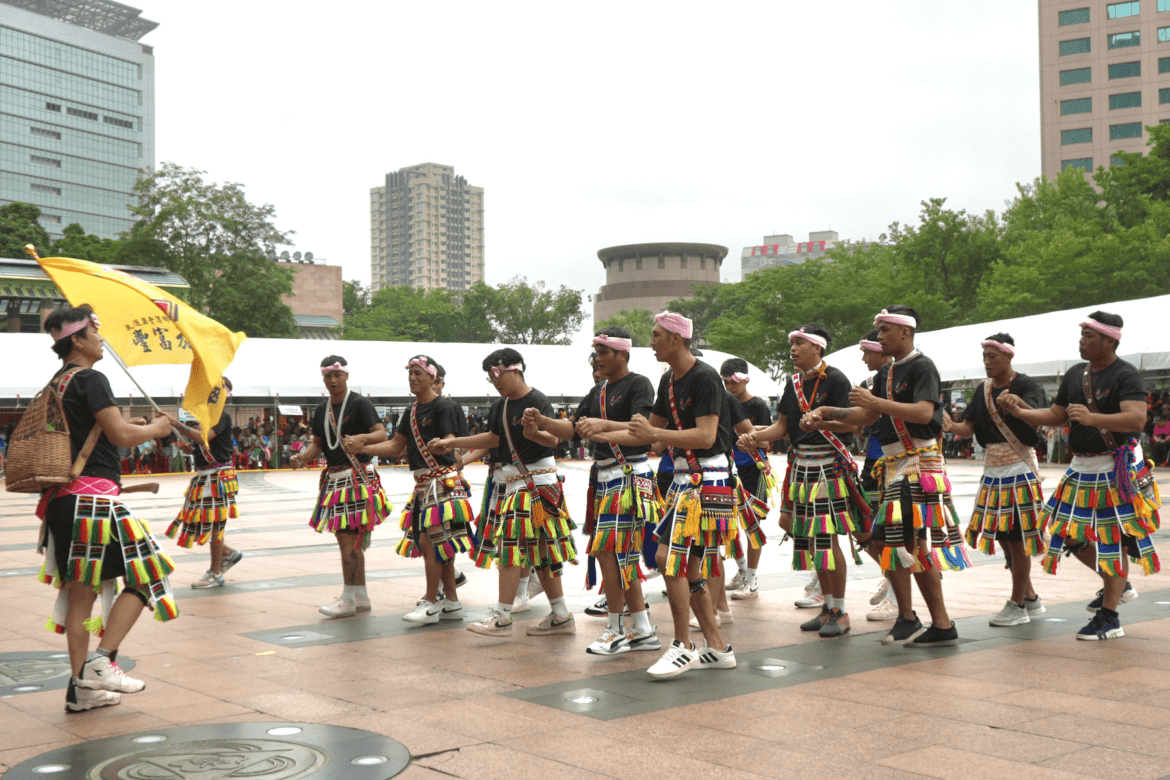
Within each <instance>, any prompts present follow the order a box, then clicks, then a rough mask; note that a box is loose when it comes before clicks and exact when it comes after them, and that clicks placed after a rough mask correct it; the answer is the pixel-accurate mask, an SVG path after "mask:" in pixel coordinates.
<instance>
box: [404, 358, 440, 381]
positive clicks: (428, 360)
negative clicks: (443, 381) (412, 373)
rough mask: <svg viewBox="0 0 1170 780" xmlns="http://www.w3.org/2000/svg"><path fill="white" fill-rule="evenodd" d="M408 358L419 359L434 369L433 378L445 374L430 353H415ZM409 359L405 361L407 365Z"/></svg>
mask: <svg viewBox="0 0 1170 780" xmlns="http://www.w3.org/2000/svg"><path fill="white" fill-rule="evenodd" d="M410 360H421V361H423V362H424V363H426V364H427V365H428V366H430V367H431V368H433V369H435V379H438V378H439V377H441V376H445V375H446V372H445V371H443V367H442V366H440V365H439V364H438V363H436V362H435V359H434V358H433V357H431V356H430V355H415V356H414V357H412V358H411V359H410ZM410 360H408V361H406V365H407V366H409V365H410Z"/></svg>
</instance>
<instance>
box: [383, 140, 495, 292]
mask: <svg viewBox="0 0 1170 780" xmlns="http://www.w3.org/2000/svg"><path fill="white" fill-rule="evenodd" d="M483 262H484V245H483V188H482V187H473V186H471V185H470V184H468V183H467V179H465V178H464V177H462V176H456V175H455V169H454V168H453V167H451V166H450V165H438V164H436V163H423V164H422V165H412V166H410V167H409V168H402V169H401V170H398V171H394V172H393V173H388V174H386V182H385V184H383V185H382V186H380V187H374V188H372V189H371V190H370V281H371V286H372V289H373V291H374V292H377V291H378V290H381V289H382V288H383V287H407V286H408V287H415V288H417V289H422V290H436V289H445V290H449V291H451V292H452V293H455V294H456V295H462V294H463V293H464V292H466V291H467V290H468V289H470V288H471V285H473V284H474V283H475V282H477V281H483V278H484V268H483Z"/></svg>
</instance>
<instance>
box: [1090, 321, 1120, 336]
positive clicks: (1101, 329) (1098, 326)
mask: <svg viewBox="0 0 1170 780" xmlns="http://www.w3.org/2000/svg"><path fill="white" fill-rule="evenodd" d="M1081 327H1082V328H1092V329H1093V330H1095V331H1097V332H1098V333H1101V334H1103V335H1105V336H1108V337H1109V338H1111V339H1115V340H1117V341H1121V328H1115V327H1113V326H1112V325H1106V324H1105V323H1103V322H1097V321H1096V320H1093V319H1089V320H1085V321H1084V322H1082V323H1081Z"/></svg>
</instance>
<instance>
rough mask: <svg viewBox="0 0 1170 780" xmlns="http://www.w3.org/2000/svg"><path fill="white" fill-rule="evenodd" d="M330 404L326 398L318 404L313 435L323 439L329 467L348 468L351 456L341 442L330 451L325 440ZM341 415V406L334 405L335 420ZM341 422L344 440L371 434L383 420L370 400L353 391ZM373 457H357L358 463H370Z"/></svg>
mask: <svg viewBox="0 0 1170 780" xmlns="http://www.w3.org/2000/svg"><path fill="white" fill-rule="evenodd" d="M328 403H329V399H328V398H326V399H325V400H324V401H322V402H321V403H319V404H317V411H316V412H315V413H314V415H313V435H314V436H316V437H318V438H319V439H321V450H322V452H324V453H325V463H326V464H327V465H328V466H329V467H331V468H332V467H333V466H348V465H349V456H347V455H346V454H345V450H343V449H342V448H341V441H340V440H339V441H336V442H335V444H336V445H337V446H335V447H334V448H333V449H329V443H328V441H327V440H326V439H325V426H326V425H327V424H328V423H329V412H328V411H326V408H327V404H328ZM340 413H341V404H333V418H334V419H337V415H338V414H340ZM340 422H341V437H342V438H344V437H346V436H357V435H358V434H362V433H369V432H370V428H373V427H374V426H375V425H380V424H381V423H382V418H380V417H379V416H378V410H377V409H375V408H374V404H373V403H372V402H371V401H370V399H369V398H366V397H364V396H360V395H358V394H357V393H355V392H353V391H352V390H351V391H350V393H349V397H348V398H347V399H346V401H345V417H344V418H343V419H342V420H341V421H340ZM329 435H330V436H331V437H332V436H333V435H334V433H333V432H332V431H330V434H329ZM372 457H373V456H371V455H356V456H355V458H356V460H357V461H358V463H369V462H370V460H371V458H372Z"/></svg>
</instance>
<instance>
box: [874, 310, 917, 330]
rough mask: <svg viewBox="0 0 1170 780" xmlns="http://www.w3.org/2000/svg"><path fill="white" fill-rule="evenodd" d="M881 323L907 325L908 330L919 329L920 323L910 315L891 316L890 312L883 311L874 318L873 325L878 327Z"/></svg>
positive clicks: (895, 314)
mask: <svg viewBox="0 0 1170 780" xmlns="http://www.w3.org/2000/svg"><path fill="white" fill-rule="evenodd" d="M879 322H890V323H893V324H894V325H905V326H906V327H907V328H912V329H917V328H918V322H917V321H916V320H915V319H914V318H913V317H911V316H910V315H908V314H897V313H894V314H891V313H890V312H889V311H888V310H886V309H882V310H881V312H879V313H878V315H877V316H876V317H874V318H873V324H874V325H875V326H876V325H877V324H878V323H879Z"/></svg>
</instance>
